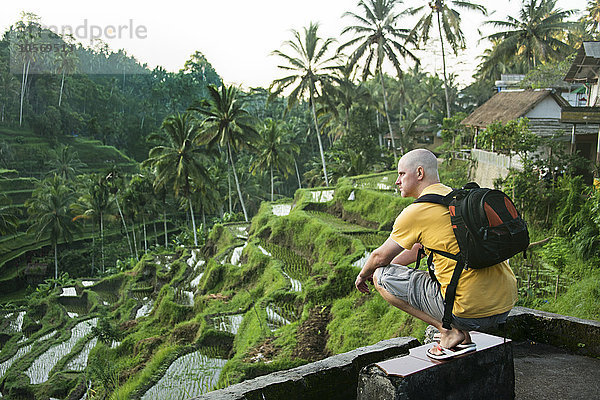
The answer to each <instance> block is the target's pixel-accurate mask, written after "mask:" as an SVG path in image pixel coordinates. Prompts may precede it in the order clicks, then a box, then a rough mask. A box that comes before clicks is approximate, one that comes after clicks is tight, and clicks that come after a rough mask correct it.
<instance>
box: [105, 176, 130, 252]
mask: <svg viewBox="0 0 600 400" xmlns="http://www.w3.org/2000/svg"><path fill="white" fill-rule="evenodd" d="M104 179H105V180H106V182H107V183H108V190H109V191H110V193H111V194H112V195H113V196H114V199H115V203H116V204H117V210H119V216H120V217H121V222H122V223H123V229H124V230H125V237H126V238H127V244H128V245H129V254H131V258H133V247H132V246H131V239H129V231H128V230H127V224H126V223H125V216H124V215H123V209H122V208H121V203H120V202H119V196H118V193H119V191H121V192H123V190H122V189H123V185H124V183H123V179H122V178H121V171H119V169H118V168H117V166H116V165H113V166H112V168H111V169H110V170H109V171H108V172H107V174H106V176H105V178H104Z"/></svg>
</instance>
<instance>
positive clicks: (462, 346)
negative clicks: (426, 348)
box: [433, 333, 477, 350]
mask: <svg viewBox="0 0 600 400" xmlns="http://www.w3.org/2000/svg"><path fill="white" fill-rule="evenodd" d="M440 337H441V334H439V333H436V334H435V335H433V341H434V342H435V343H439V342H440ZM454 347H455V348H457V349H459V350H462V349H466V348H467V347H477V345H476V344H475V343H474V342H471V343H459V344H457V345H456V346H454Z"/></svg>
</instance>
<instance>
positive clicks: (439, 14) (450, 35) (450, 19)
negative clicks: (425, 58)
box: [409, 0, 487, 118]
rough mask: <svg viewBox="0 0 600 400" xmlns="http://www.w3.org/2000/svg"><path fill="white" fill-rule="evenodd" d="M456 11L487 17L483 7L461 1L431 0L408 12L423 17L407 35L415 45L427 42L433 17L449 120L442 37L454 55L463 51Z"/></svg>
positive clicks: (462, 37) (462, 40)
mask: <svg viewBox="0 0 600 400" xmlns="http://www.w3.org/2000/svg"><path fill="white" fill-rule="evenodd" d="M427 7H429V9H427ZM458 9H463V10H472V11H478V12H481V13H482V14H483V15H487V10H486V9H485V7H484V6H482V5H479V4H476V3H471V2H468V1H462V0H449V1H445V0H433V1H431V2H429V5H428V6H420V7H417V8H414V9H412V10H410V11H409V13H410V14H411V15H415V14H419V13H423V16H422V17H421V18H420V19H419V21H418V22H417V24H416V25H415V27H414V28H413V29H412V30H411V32H410V35H409V40H410V41H413V42H416V43H418V42H422V43H423V44H425V43H427V42H428V41H429V31H430V30H431V27H432V25H433V23H434V22H433V18H434V16H435V19H436V23H437V29H438V33H439V36H440V45H441V47H442V66H443V72H444V91H445V95H446V116H447V117H448V118H450V96H449V93H448V78H447V74H446V52H445V50H444V37H445V38H446V40H447V41H448V44H449V45H450V48H451V49H452V51H453V52H454V54H457V53H458V49H461V50H463V49H464V48H465V35H464V34H463V32H462V30H461V28H460V24H461V19H460V13H459V12H458Z"/></svg>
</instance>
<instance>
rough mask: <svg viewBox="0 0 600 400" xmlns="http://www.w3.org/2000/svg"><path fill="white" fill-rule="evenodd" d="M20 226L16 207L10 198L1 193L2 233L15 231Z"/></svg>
mask: <svg viewBox="0 0 600 400" xmlns="http://www.w3.org/2000/svg"><path fill="white" fill-rule="evenodd" d="M18 226H19V218H17V212H16V208H14V207H12V206H11V204H10V200H9V198H8V197H7V196H6V195H5V194H0V235H8V234H11V233H15V232H16V231H17V228H18Z"/></svg>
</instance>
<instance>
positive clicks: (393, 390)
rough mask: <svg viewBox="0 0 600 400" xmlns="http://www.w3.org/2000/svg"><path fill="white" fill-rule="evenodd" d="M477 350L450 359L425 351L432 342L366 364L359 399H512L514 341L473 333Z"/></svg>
mask: <svg viewBox="0 0 600 400" xmlns="http://www.w3.org/2000/svg"><path fill="white" fill-rule="evenodd" d="M471 336H472V339H473V341H474V342H475V343H476V344H477V351H475V352H471V353H467V354H464V355H462V356H459V357H455V358H453V359H450V360H444V361H437V360H432V359H430V358H429V357H427V355H426V351H427V350H428V349H429V348H431V346H432V345H431V344H426V345H423V346H418V347H415V348H412V349H411V350H410V353H409V354H408V355H406V356H402V357H396V358H394V359H390V360H386V361H383V362H378V363H376V364H373V365H371V366H367V367H365V368H364V369H363V370H362V371H361V373H360V375H359V384H358V395H357V399H358V400H400V399H403V400H404V399H406V400H408V399H438V398H439V399H441V398H443V399H478V398H481V399H486V400H492V399H512V398H514V369H513V359H512V342H511V341H510V340H507V341H506V342H505V340H504V339H503V338H500V337H497V336H493V335H488V334H484V333H479V332H472V333H471Z"/></svg>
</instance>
